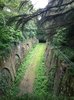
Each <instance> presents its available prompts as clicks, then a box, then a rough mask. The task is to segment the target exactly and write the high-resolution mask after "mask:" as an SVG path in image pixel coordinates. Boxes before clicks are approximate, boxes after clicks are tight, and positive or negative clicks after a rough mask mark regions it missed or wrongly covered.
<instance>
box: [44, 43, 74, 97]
mask: <svg viewBox="0 0 74 100" xmlns="http://www.w3.org/2000/svg"><path fill="white" fill-rule="evenodd" d="M56 51H57V49H56V48H53V47H51V46H50V43H47V47H46V61H45V62H46V67H47V69H48V75H49V73H50V72H51V71H52V69H54V72H55V73H54V80H53V84H54V85H53V94H54V95H59V94H61V95H67V96H74V78H73V77H74V76H73V75H71V74H70V71H72V70H69V68H71V67H73V66H71V63H70V62H69V61H68V60H67V59H66V58H65V57H64V56H63V55H62V54H61V53H59V52H58V51H57V53H56ZM60 56H61V58H60Z"/></svg>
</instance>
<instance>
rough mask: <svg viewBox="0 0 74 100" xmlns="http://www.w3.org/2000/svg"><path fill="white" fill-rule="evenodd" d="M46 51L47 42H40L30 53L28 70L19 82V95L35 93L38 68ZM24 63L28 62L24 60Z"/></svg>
mask: <svg viewBox="0 0 74 100" xmlns="http://www.w3.org/2000/svg"><path fill="white" fill-rule="evenodd" d="M44 52H45V44H38V45H37V46H36V47H35V48H34V50H32V52H31V53H30V54H29V58H28V63H27V64H26V70H25V72H24V74H23V78H22V80H21V82H20V84H19V90H20V92H19V94H18V95H23V94H25V93H33V90H34V89H33V88H34V82H35V78H36V69H37V66H38V65H39V63H40V62H41V59H42V58H43V56H44ZM24 63H26V62H25V61H24ZM24 67H25V66H24Z"/></svg>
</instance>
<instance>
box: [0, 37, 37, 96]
mask: <svg viewBox="0 0 74 100" xmlns="http://www.w3.org/2000/svg"><path fill="white" fill-rule="evenodd" d="M37 43H38V40H37V39H36V38H31V39H28V40H26V41H25V42H24V43H21V42H20V43H19V44H18V45H17V46H15V47H13V48H12V50H11V53H10V55H9V56H8V57H7V58H3V59H2V60H0V88H1V87H2V83H3V81H2V80H4V81H5V80H6V83H5V84H7V85H11V84H12V82H13V81H14V80H15V77H16V71H17V69H18V67H19V65H20V64H21V62H22V60H23V58H24V57H25V56H26V55H27V53H28V52H29V50H30V49H31V48H32V47H33V46H34V45H36V44H37ZM2 78H3V79H2ZM0 92H1V91H0ZM0 94H1V93H0Z"/></svg>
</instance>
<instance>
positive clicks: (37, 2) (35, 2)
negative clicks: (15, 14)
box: [31, 0, 48, 9]
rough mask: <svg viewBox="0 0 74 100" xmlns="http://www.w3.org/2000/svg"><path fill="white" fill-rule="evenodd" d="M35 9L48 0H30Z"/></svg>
mask: <svg viewBox="0 0 74 100" xmlns="http://www.w3.org/2000/svg"><path fill="white" fill-rule="evenodd" d="M31 1H32V4H33V5H34V8H35V9H39V8H44V7H45V6H46V5H47V4H48V0H31Z"/></svg>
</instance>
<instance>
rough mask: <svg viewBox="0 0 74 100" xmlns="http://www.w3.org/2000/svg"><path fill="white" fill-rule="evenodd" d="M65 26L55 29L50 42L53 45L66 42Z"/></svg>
mask: <svg viewBox="0 0 74 100" xmlns="http://www.w3.org/2000/svg"><path fill="white" fill-rule="evenodd" d="M66 33H67V32H66V28H62V29H57V30H56V34H55V35H54V36H53V40H52V43H53V44H54V45H55V46H61V45H62V44H66Z"/></svg>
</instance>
